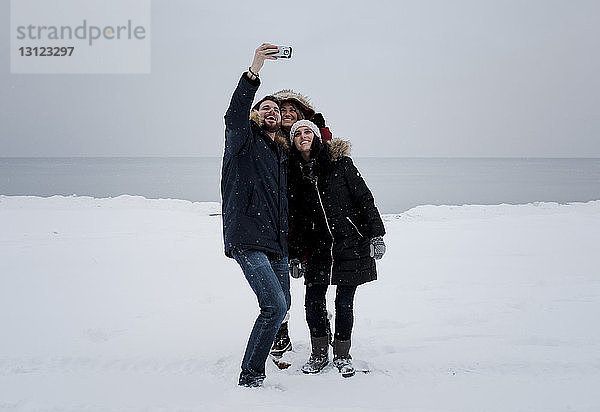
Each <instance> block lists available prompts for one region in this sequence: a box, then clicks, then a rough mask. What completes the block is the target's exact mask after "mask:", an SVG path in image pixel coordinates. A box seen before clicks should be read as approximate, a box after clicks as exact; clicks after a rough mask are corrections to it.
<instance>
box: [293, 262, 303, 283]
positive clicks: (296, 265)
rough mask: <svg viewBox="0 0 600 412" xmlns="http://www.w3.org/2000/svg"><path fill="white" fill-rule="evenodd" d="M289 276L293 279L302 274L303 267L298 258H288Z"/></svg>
mask: <svg viewBox="0 0 600 412" xmlns="http://www.w3.org/2000/svg"><path fill="white" fill-rule="evenodd" d="M290 276H291V277H293V278H294V279H298V278H301V277H302V276H304V268H303V267H302V263H300V259H290Z"/></svg>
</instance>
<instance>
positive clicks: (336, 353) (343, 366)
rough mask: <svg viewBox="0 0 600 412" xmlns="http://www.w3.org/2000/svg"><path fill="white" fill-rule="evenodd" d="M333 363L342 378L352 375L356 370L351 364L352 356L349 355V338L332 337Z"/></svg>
mask: <svg viewBox="0 0 600 412" xmlns="http://www.w3.org/2000/svg"><path fill="white" fill-rule="evenodd" d="M333 364H334V365H335V367H336V368H338V371H340V374H341V375H342V376H343V377H344V378H349V377H351V376H354V374H355V373H356V371H355V369H354V366H352V356H350V340H338V339H334V341H333Z"/></svg>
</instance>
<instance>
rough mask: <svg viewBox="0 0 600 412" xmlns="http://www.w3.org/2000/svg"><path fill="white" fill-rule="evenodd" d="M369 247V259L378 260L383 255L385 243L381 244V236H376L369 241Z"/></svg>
mask: <svg viewBox="0 0 600 412" xmlns="http://www.w3.org/2000/svg"><path fill="white" fill-rule="evenodd" d="M369 246H370V249H371V257H372V258H375V260H379V259H381V258H382V257H383V255H384V254H385V243H383V237H382V236H376V237H374V238H373V239H371V240H370V241H369Z"/></svg>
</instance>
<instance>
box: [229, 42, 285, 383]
mask: <svg viewBox="0 0 600 412" xmlns="http://www.w3.org/2000/svg"><path fill="white" fill-rule="evenodd" d="M277 52H279V50H278V48H277V46H273V45H271V44H268V43H263V44H262V45H260V46H259V47H258V48H257V49H256V51H255V53H254V60H253V61H252V65H251V66H250V67H249V68H248V71H247V72H245V73H244V74H243V75H242V78H241V79H240V81H239V83H238V86H237V88H236V89H235V91H234V93H233V96H232V98H231V102H230V104H229V108H228V109H227V112H226V114H225V151H224V155H223V169H222V176H221V197H222V208H223V238H224V243H225V254H226V255H227V256H228V257H232V258H234V259H235V260H236V261H237V262H238V264H239V265H240V267H241V269H242V271H243V272H244V276H245V277H246V280H247V281H248V283H249V285H250V287H251V288H252V290H253V291H254V293H255V294H256V297H257V300H258V304H259V307H260V314H259V316H258V318H257V319H256V322H255V323H254V327H253V329H252V332H251V334H250V338H249V339H248V344H247V346H246V351H245V354H244V359H243V361H242V371H241V373H240V377H239V382H238V384H239V385H241V386H247V387H258V386H261V385H262V383H263V381H264V379H265V363H266V360H267V357H268V356H269V351H270V349H271V345H272V344H273V340H274V338H275V334H276V333H277V330H278V329H279V326H280V325H281V322H282V320H283V319H284V317H285V314H286V312H287V311H288V309H289V308H290V303H291V297H290V280H289V266H288V250H287V228H288V220H287V219H288V215H287V214H288V204H287V155H286V150H284V149H285V147H287V144H288V139H287V138H285V137H284V136H283V135H282V134H281V133H279V129H280V127H281V114H280V108H279V101H278V99H277V98H275V97H273V96H266V97H264V98H263V99H261V100H260V101H259V102H258V103H257V104H256V105H255V106H254V108H253V110H252V112H251V105H252V101H253V99H254V96H255V94H256V91H257V90H258V87H259V86H260V79H259V71H260V69H261V68H262V66H263V64H264V61H265V60H276V59H277V57H274V56H273V54H274V53H277ZM250 117H252V119H253V120H251V119H250Z"/></svg>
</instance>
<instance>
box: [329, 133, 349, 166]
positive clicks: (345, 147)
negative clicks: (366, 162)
mask: <svg viewBox="0 0 600 412" xmlns="http://www.w3.org/2000/svg"><path fill="white" fill-rule="evenodd" d="M325 145H326V146H327V147H328V148H329V153H330V154H331V161H332V162H336V161H338V160H340V159H341V158H342V157H344V156H348V157H349V156H350V151H351V149H352V143H350V142H349V141H348V140H342V139H337V138H336V139H333V140H332V141H331V142H327V143H325Z"/></svg>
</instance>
